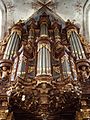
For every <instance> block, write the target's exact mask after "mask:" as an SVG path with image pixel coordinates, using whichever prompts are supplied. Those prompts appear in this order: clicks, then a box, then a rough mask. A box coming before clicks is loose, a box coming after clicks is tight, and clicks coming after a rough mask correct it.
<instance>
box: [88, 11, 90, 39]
mask: <svg viewBox="0 0 90 120" xmlns="http://www.w3.org/2000/svg"><path fill="white" fill-rule="evenodd" d="M88 33H89V39H90V9H89V11H88Z"/></svg>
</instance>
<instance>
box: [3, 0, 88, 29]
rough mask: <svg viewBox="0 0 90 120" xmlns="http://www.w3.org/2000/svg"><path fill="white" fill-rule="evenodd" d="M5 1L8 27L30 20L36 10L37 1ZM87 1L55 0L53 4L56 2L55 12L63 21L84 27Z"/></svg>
mask: <svg viewBox="0 0 90 120" xmlns="http://www.w3.org/2000/svg"><path fill="white" fill-rule="evenodd" d="M3 1H4V3H5V5H6V8H7V21H8V27H10V26H11V25H12V24H14V23H15V22H17V21H18V20H19V19H23V20H26V19H28V18H29V17H30V16H31V15H32V14H33V13H34V12H35V10H36V9H34V8H35V6H34V8H33V6H32V3H33V2H36V1H37V0H3ZM41 1H42V0H41ZM48 1H49V0H48ZM86 1H87V0H53V2H56V3H55V9H54V11H55V12H56V13H57V14H58V15H60V17H61V18H62V19H63V20H65V21H66V20H67V19H70V20H72V21H75V22H76V23H78V24H80V26H83V7H84V5H85V3H86ZM36 8H37V6H36ZM81 28H82V27H81Z"/></svg>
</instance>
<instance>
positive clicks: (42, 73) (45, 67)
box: [0, 3, 90, 120]
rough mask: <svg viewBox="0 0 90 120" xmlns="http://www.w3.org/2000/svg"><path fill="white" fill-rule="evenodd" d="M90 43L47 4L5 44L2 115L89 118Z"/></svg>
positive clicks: (25, 119)
mask: <svg viewBox="0 0 90 120" xmlns="http://www.w3.org/2000/svg"><path fill="white" fill-rule="evenodd" d="M89 119H90V45H89V43H88V41H87V40H86V39H85V38H84V37H83V36H82V35H81V34H80V28H79V27H78V25H76V24H75V23H73V22H72V21H70V20H69V19H68V20H67V21H64V20H63V19H61V18H60V17H59V16H58V15H57V14H54V13H52V12H51V11H50V9H49V8H48V7H47V5H46V4H45V3H43V5H42V8H41V9H39V10H38V11H37V12H36V13H34V14H33V15H32V16H31V17H30V18H29V19H28V20H25V21H24V20H19V21H18V22H17V23H15V24H14V25H13V26H11V28H10V29H9V30H8V33H7V35H6V36H5V37H4V38H3V40H2V42H1V43H0V120H89Z"/></svg>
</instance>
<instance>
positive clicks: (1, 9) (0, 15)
mask: <svg viewBox="0 0 90 120" xmlns="http://www.w3.org/2000/svg"><path fill="white" fill-rule="evenodd" d="M6 31H7V8H6V5H5V3H4V1H3V0H0V39H2V38H3V37H4V35H5V32H6Z"/></svg>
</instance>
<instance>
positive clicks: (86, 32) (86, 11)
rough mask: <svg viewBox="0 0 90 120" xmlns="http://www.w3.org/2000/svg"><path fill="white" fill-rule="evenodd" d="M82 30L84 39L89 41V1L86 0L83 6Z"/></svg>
mask: <svg viewBox="0 0 90 120" xmlns="http://www.w3.org/2000/svg"><path fill="white" fill-rule="evenodd" d="M83 20H84V25H83V32H84V36H85V37H86V39H87V40H88V41H89V42H90V1H89V0H86V2H85V5H84V7H83Z"/></svg>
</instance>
